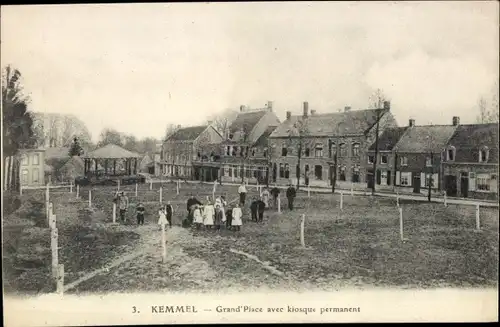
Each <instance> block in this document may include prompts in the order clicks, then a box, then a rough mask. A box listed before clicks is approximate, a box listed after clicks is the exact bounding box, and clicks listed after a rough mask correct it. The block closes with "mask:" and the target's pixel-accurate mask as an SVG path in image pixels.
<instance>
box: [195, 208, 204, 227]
mask: <svg viewBox="0 0 500 327" xmlns="http://www.w3.org/2000/svg"><path fill="white" fill-rule="evenodd" d="M193 218H194V225H195V226H196V229H200V227H201V225H203V217H202V215H201V209H200V206H199V205H197V204H195V205H194V208H193Z"/></svg>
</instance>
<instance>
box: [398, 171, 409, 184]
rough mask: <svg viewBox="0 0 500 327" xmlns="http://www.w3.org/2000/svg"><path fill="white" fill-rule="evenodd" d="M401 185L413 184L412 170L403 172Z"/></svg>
mask: <svg viewBox="0 0 500 327" xmlns="http://www.w3.org/2000/svg"><path fill="white" fill-rule="evenodd" d="M399 185H401V186H411V172H401V177H400V180H399Z"/></svg>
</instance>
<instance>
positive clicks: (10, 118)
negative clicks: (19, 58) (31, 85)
mask: <svg viewBox="0 0 500 327" xmlns="http://www.w3.org/2000/svg"><path fill="white" fill-rule="evenodd" d="M21 81H22V76H21V73H20V72H19V70H17V69H15V68H12V67H11V66H10V65H8V66H7V67H5V68H4V69H3V70H2V111H3V140H2V141H3V142H2V143H3V156H4V158H3V160H4V162H6V158H7V157H10V159H9V165H12V168H10V167H7V168H8V169H9V171H12V175H11V176H14V178H12V177H10V178H9V179H10V180H12V181H13V183H8V186H9V188H14V189H16V188H17V187H18V186H19V184H20V183H19V160H17V159H18V158H17V157H16V156H17V155H18V153H19V150H20V149H29V148H34V147H35V146H36V145H37V142H36V138H35V135H34V129H33V116H32V114H31V112H30V111H28V104H29V101H30V99H29V97H28V96H27V95H25V94H24V89H23V85H22V83H21ZM4 167H5V166H4Z"/></svg>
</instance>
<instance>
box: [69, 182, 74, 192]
mask: <svg viewBox="0 0 500 327" xmlns="http://www.w3.org/2000/svg"><path fill="white" fill-rule="evenodd" d="M69 193H73V182H70V183H69Z"/></svg>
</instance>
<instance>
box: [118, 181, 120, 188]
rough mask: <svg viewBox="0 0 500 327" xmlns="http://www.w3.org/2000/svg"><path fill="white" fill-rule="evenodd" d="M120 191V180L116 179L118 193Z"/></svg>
mask: <svg viewBox="0 0 500 327" xmlns="http://www.w3.org/2000/svg"><path fill="white" fill-rule="evenodd" d="M119 190H120V180H119V179H118V191H119Z"/></svg>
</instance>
